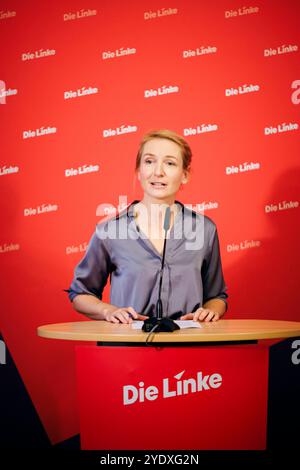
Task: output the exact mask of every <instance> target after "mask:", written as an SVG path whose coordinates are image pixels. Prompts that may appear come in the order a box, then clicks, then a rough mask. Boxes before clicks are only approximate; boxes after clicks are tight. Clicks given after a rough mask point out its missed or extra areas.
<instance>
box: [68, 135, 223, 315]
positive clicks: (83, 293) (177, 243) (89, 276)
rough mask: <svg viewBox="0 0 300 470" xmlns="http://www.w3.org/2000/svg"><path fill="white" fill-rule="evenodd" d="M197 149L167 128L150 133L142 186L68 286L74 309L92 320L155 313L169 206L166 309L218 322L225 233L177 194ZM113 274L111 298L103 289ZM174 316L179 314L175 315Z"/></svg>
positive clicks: (104, 227) (140, 165)
mask: <svg viewBox="0 0 300 470" xmlns="http://www.w3.org/2000/svg"><path fill="white" fill-rule="evenodd" d="M191 157H192V154H191V149H190V147H189V145H188V143H187V142H186V141H185V139H183V138H182V137H181V136H180V135H178V134H176V133H175V132H172V131H169V130H160V131H152V132H149V133H148V134H146V135H145V136H144V138H143V139H142V142H141V144H140V147H139V151H138V155H137V159H136V172H137V177H138V180H139V181H140V184H141V186H142V188H143V191H144V197H143V199H142V201H134V202H133V203H132V204H130V205H129V207H127V208H126V209H125V210H124V211H122V212H121V213H120V214H119V215H118V216H117V217H113V218H112V219H110V220H108V221H105V222H102V223H100V224H98V226H97V228H96V231H95V233H94V235H93V237H92V239H91V241H90V243H89V246H88V249H87V251H86V254H85V256H84V258H83V259H82V260H81V261H80V263H79V264H78V265H77V267H76V269H75V273H74V279H73V281H72V284H71V287H70V289H68V291H67V292H69V298H70V300H71V301H72V302H73V306H74V308H75V310H77V311H78V312H80V313H83V314H85V315H86V316H87V317H89V318H91V319H93V320H107V321H109V322H113V323H131V322H132V321H133V320H145V319H146V318H148V317H149V316H152V315H154V314H155V305H156V301H157V298H158V285H159V277H160V270H161V259H162V251H163V244H164V236H165V231H164V227H163V224H164V216H165V211H166V208H167V207H168V206H169V207H170V209H171V218H170V227H169V230H168V231H167V245H166V253H165V265H164V275H163V286H162V291H161V299H162V304H163V312H164V316H169V317H172V318H175V317H176V315H175V316H174V315H173V314H174V312H180V313H179V315H178V314H177V318H178V317H179V318H180V319H181V320H190V319H193V320H195V321H205V322H209V321H217V320H219V319H220V318H221V317H222V316H223V314H224V313H225V311H226V310H227V302H226V299H227V297H228V296H227V294H226V290H227V288H226V286H225V282H224V278H223V273H222V266H221V259H220V252H219V240H218V235H217V230H216V226H215V224H214V222H212V220H211V219H209V218H208V217H206V216H204V215H202V214H197V213H195V212H193V211H192V210H189V209H187V208H186V207H185V206H184V205H183V204H181V203H180V202H179V201H177V200H176V199H175V198H176V194H177V192H178V190H179V188H180V187H181V185H183V184H186V183H187V182H188V181H189V177H190V167H191ZM108 276H110V280H111V287H110V302H111V303H109V304H108V303H104V302H102V300H101V299H102V292H103V289H104V287H105V285H106V283H107V280H108ZM172 315H173V316H172Z"/></svg>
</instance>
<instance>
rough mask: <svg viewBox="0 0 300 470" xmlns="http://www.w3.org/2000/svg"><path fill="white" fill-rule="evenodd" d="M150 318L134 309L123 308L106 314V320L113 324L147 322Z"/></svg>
mask: <svg viewBox="0 0 300 470" xmlns="http://www.w3.org/2000/svg"><path fill="white" fill-rule="evenodd" d="M147 318H149V317H146V316H145V315H140V314H139V313H137V312H136V311H135V310H134V308H132V307H121V308H117V309H116V310H113V311H112V312H107V313H106V314H105V320H106V321H109V322H112V323H132V322H133V320H146V319H147Z"/></svg>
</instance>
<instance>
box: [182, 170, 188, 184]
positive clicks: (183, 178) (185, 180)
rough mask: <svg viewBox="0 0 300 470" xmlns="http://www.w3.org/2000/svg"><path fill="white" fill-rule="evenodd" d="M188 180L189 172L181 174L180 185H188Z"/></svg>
mask: <svg viewBox="0 0 300 470" xmlns="http://www.w3.org/2000/svg"><path fill="white" fill-rule="evenodd" d="M189 179H190V172H189V171H185V172H184V174H183V177H182V180H181V183H182V184H186V183H188V181H189Z"/></svg>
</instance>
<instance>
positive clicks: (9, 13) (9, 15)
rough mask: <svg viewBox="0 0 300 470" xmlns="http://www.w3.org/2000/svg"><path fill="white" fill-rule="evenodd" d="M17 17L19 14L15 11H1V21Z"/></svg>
mask: <svg viewBox="0 0 300 470" xmlns="http://www.w3.org/2000/svg"><path fill="white" fill-rule="evenodd" d="M16 15H17V12H16V11H14V10H13V11H11V10H7V11H0V20H7V19H9V18H14V17H15V16H16Z"/></svg>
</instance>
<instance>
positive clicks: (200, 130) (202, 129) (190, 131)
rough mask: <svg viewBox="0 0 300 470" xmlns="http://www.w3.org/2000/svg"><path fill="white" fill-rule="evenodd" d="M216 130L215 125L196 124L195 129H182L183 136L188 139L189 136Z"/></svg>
mask: <svg viewBox="0 0 300 470" xmlns="http://www.w3.org/2000/svg"><path fill="white" fill-rule="evenodd" d="M218 129H219V127H218V125H217V124H198V125H197V126H195V127H185V128H184V129H183V135H184V136H185V137H188V136H191V135H199V134H206V133H207V132H215V131H217V130H218Z"/></svg>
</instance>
